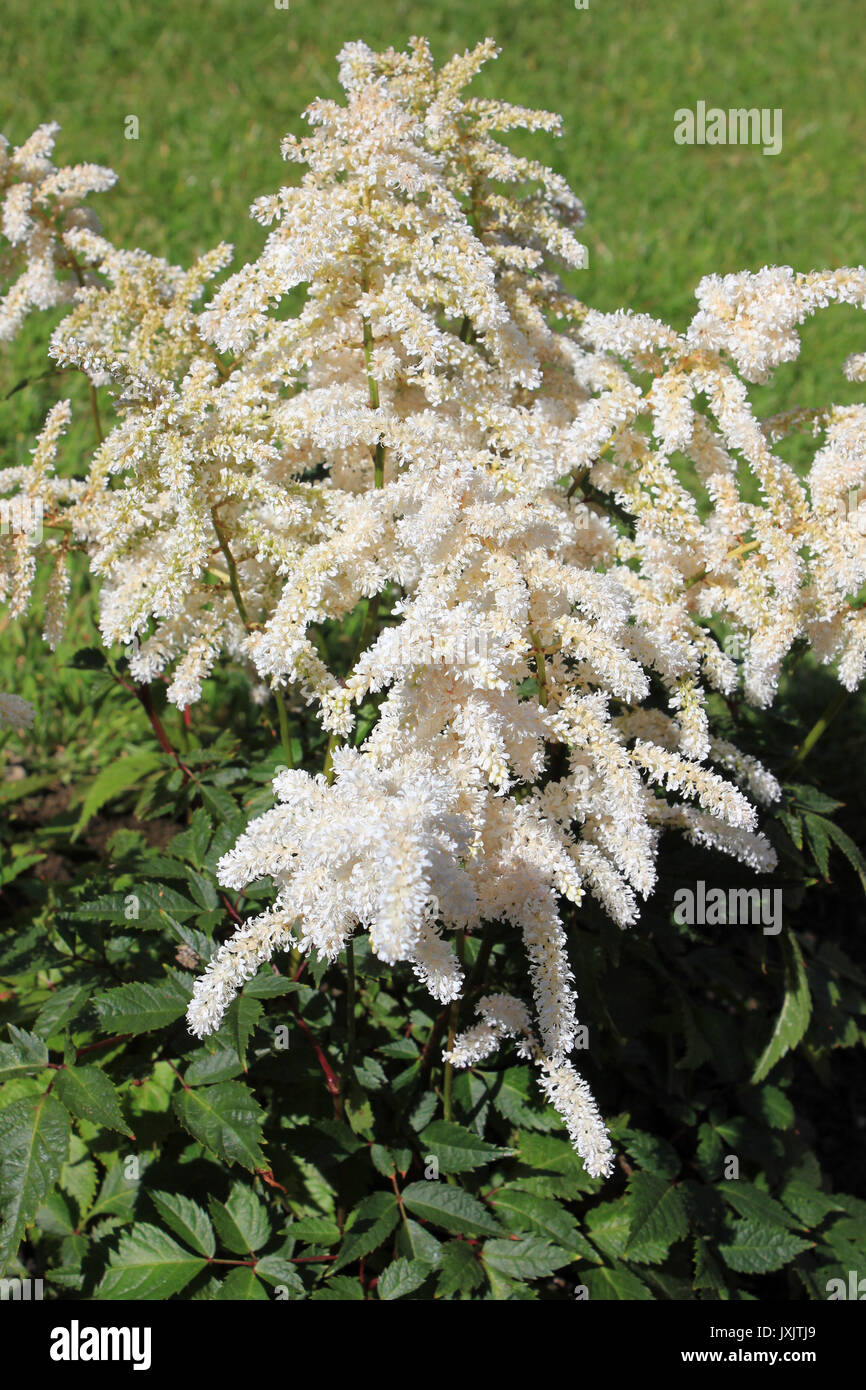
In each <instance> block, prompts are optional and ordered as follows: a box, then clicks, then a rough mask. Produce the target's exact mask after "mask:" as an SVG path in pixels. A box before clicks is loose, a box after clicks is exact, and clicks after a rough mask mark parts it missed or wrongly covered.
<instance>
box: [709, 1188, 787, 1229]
mask: <svg viewBox="0 0 866 1390" xmlns="http://www.w3.org/2000/svg"><path fill="white" fill-rule="evenodd" d="M716 1191H717V1192H720V1193H721V1194H722V1196H723V1197H724V1198H725V1200H726V1201H727V1202H728V1203H729V1204H730V1205H731V1206H732V1207H733V1208H734V1211H735V1212H736V1213H737V1215H738V1216H743V1217H747V1218H748V1219H749V1220H751V1221H756V1222H759V1223H760V1224H761V1225H762V1226H783V1227H791V1226H796V1225H797V1221H796V1218H795V1217H792V1216H789V1214H788V1213H787V1212H786V1210H785V1208H784V1207H783V1206H782V1205H781V1203H780V1202H777V1201H776V1200H775V1198H773V1197H770V1196H769V1195H768V1194H767V1193H766V1192H762V1191H761V1189H760V1188H759V1187H755V1186H754V1184H753V1183H750V1182H746V1181H745V1179H742V1178H740V1179H735V1180H733V1181H730V1182H721V1183H719V1184H718V1185H717V1187H716Z"/></svg>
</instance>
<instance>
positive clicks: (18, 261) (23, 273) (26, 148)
mask: <svg viewBox="0 0 866 1390" xmlns="http://www.w3.org/2000/svg"><path fill="white" fill-rule="evenodd" d="M59 129H60V127H59V126H58V125H57V124H56V123H52V124H50V125H41V126H39V128H38V129H37V130H35V131H34V132H33V134H32V135H31V136H30V138H29V139H28V140H25V142H24V144H23V145H19V146H18V147H17V149H13V150H11V151H10V149H9V143H8V141H7V140H6V139H5V137H4V136H2V135H0V278H2V279H5V280H9V279H10V278H11V277H12V276H15V277H16V278H15V279H14V281H13V283H12V285H11V287H10V288H9V289H8V290H7V291H6V293H5V294H4V295H2V296H0V342H4V341H6V342H8V341H9V340H10V339H12V338H14V337H15V335H16V334H17V332H18V330H19V328H20V327H21V324H22V323H23V322H24V319H25V318H26V316H27V315H28V314H29V313H30V312H31V310H33V309H53V308H54V307H55V306H56V305H58V304H69V303H71V302H72V298H73V296H74V294H75V291H76V289H77V288H78V287H79V286H81V285H84V284H86V283H87V282H88V272H87V270H86V267H87V266H88V265H89V264H90V262H89V261H88V259H87V257H86V256H85V257H82V258H81V259H79V257H78V256H76V254H75V250H74V240H73V239H74V234H75V232H76V231H77V230H80V229H82V228H91V229H95V228H96V227H97V226H98V223H97V221H96V219H95V218H94V216H93V213H92V212H91V211H90V210H89V209H88V208H85V207H82V206H81V200H82V199H83V198H86V197H87V195H88V194H89V193H102V192H104V191H105V190H106V189H108V188H111V186H112V184H113V183H114V182H115V179H116V175H115V174H114V173H113V172H112V171H111V169H104V168H102V167H101V166H100V165H98V164H75V165H71V166H67V167H66V168H63V169H56V168H55V167H54V165H53V164H52V162H51V155H52V153H53V151H54V142H55V140H56V138H57V133H58V131H59ZM3 240H5V241H6V242H7V243H8V249H6V250H4V249H3V248H2V241H3Z"/></svg>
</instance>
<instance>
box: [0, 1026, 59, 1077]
mask: <svg viewBox="0 0 866 1390" xmlns="http://www.w3.org/2000/svg"><path fill="white" fill-rule="evenodd" d="M7 1031H8V1033H9V1037H10V1039H11V1041H10V1042H8V1043H0V1081H9V1080H10V1079H11V1078H12V1077H14V1076H32V1075H33V1074H34V1073H35V1072H39V1071H43V1070H44V1069H45V1067H47V1066H48V1048H47V1047H46V1046H45V1043H44V1042H43V1041H42V1039H41V1038H37V1037H36V1036H35V1035H34V1034H33V1033H28V1032H27V1031H26V1030H25V1029H24V1028H16V1027H15V1025H14V1023H9V1024H7Z"/></svg>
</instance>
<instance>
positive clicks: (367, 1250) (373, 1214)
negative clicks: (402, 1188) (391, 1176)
mask: <svg viewBox="0 0 866 1390" xmlns="http://www.w3.org/2000/svg"><path fill="white" fill-rule="evenodd" d="M399 1218H400V1208H399V1205H398V1203H397V1198H396V1197H395V1196H394V1194H393V1193H391V1192H374V1193H373V1194H372V1195H371V1196H370V1197H365V1198H364V1200H363V1201H362V1202H361V1203H360V1204H359V1206H358V1215H357V1220H356V1223H355V1225H354V1226H353V1227H352V1230H351V1231H350V1232H349V1234H348V1235H347V1236H346V1239H345V1240H344V1241H343V1244H342V1245H341V1246H340V1252H339V1254H338V1256H337V1258H336V1260H335V1261H334V1264H333V1266H332V1268H333V1270H334V1272H335V1273H336V1271H337V1270H338V1269H343V1268H345V1266H346V1265H348V1264H352V1263H353V1262H354V1261H355V1260H360V1259H363V1258H364V1257H365V1256H366V1255H369V1254H371V1253H372V1251H374V1250H376V1249H378V1247H379V1246H380V1245H381V1244H382V1242H383V1241H384V1240H387V1239H388V1236H389V1235H390V1234H391V1232H392V1231H393V1229H394V1227H395V1226H396V1225H397V1222H398V1220H399Z"/></svg>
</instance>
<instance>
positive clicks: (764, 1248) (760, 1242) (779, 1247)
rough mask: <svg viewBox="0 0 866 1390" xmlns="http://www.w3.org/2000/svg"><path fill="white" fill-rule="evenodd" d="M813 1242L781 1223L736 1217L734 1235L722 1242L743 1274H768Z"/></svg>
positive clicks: (728, 1260) (723, 1252) (726, 1256)
mask: <svg viewBox="0 0 866 1390" xmlns="http://www.w3.org/2000/svg"><path fill="white" fill-rule="evenodd" d="M811 1244H812V1242H811V1241H808V1240H801V1238H800V1237H799V1236H795V1235H794V1234H793V1232H791V1231H786V1230H784V1229H783V1227H781V1226H770V1225H764V1224H762V1223H761V1222H759V1221H736V1222H735V1223H734V1231H733V1239H732V1240H731V1241H730V1242H728V1243H726V1244H723V1245H719V1254H720V1255H721V1257H722V1259H723V1260H724V1262H725V1264H726V1265H727V1266H728V1268H729V1269H733V1270H736V1271H737V1272H738V1273H739V1274H768V1273H769V1272H770V1271H771V1270H774V1269H781V1268H782V1266H783V1265H786V1264H788V1262H789V1261H790V1260H793V1259H795V1258H796V1256H797V1255H801V1254H802V1253H803V1251H804V1250H808V1249H810V1247H811Z"/></svg>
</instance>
